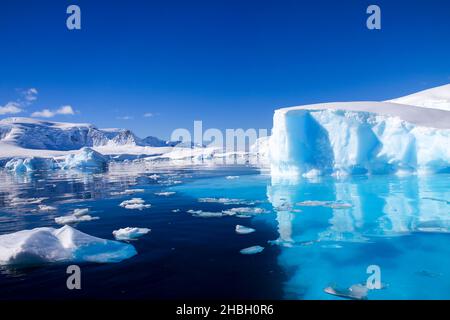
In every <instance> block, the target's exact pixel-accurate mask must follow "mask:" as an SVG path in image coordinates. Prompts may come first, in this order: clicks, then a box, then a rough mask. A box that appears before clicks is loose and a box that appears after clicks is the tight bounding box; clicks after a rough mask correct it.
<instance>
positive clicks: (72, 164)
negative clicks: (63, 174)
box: [60, 147, 108, 170]
mask: <svg viewBox="0 0 450 320" xmlns="http://www.w3.org/2000/svg"><path fill="white" fill-rule="evenodd" d="M60 166H61V169H77V170H105V169H106V168H107V166H108V159H107V158H106V157H104V156H103V155H102V154H101V153H99V152H97V151H94V150H92V149H91V148H87V147H86V148H82V149H81V150H80V151H79V152H77V153H73V154H69V155H67V156H66V157H65V158H64V161H63V162H62V163H61V164H60Z"/></svg>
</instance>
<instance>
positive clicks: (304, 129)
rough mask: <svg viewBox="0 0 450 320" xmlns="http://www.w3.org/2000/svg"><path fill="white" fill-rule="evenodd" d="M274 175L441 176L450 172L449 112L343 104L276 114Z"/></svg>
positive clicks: (383, 104)
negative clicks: (417, 174)
mask: <svg viewBox="0 0 450 320" xmlns="http://www.w3.org/2000/svg"><path fill="white" fill-rule="evenodd" d="M269 144H270V161H271V173H272V176H282V177H295V176H306V177H313V176H317V175H320V174H335V175H348V174H360V173H373V174H378V173H396V172H417V171H419V172H442V171H447V170H449V168H450V148H448V145H449V144H450V111H443V110H435V109H425V108H420V107H413V106H406V105H401V104H396V103H388V102H339V103H323V104H315V105H306V106H299V107H291V108H284V109H279V110H276V111H275V115H274V126H273V131H272V136H271V138H270V142H269Z"/></svg>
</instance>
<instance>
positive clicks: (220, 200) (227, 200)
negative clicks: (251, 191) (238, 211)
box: [198, 198, 258, 205]
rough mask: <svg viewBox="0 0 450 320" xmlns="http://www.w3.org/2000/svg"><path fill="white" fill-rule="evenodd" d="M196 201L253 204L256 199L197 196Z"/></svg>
mask: <svg viewBox="0 0 450 320" xmlns="http://www.w3.org/2000/svg"><path fill="white" fill-rule="evenodd" d="M198 202H205V203H222V204H225V205H253V204H255V203H256V202H258V201H252V200H244V199H230V198H199V199H198Z"/></svg>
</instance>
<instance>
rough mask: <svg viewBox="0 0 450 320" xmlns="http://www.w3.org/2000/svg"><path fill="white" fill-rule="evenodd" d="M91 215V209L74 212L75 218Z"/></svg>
mask: <svg viewBox="0 0 450 320" xmlns="http://www.w3.org/2000/svg"><path fill="white" fill-rule="evenodd" d="M88 213H89V209H87V208H84V209H75V210H73V215H74V216H75V217H81V216H85V215H87V214H88Z"/></svg>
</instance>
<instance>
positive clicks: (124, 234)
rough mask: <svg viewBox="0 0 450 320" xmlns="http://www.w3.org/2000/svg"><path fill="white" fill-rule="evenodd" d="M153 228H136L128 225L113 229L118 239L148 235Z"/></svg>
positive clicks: (133, 238) (131, 238)
mask: <svg viewBox="0 0 450 320" xmlns="http://www.w3.org/2000/svg"><path fill="white" fill-rule="evenodd" d="M150 231H151V230H150V229H148V228H134V227H126V228H122V229H119V230H114V231H113V236H114V238H116V240H135V239H137V238H139V237H142V236H143V235H146V234H147V233H149V232H150Z"/></svg>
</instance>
